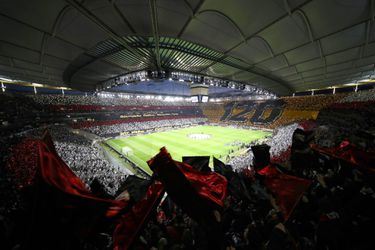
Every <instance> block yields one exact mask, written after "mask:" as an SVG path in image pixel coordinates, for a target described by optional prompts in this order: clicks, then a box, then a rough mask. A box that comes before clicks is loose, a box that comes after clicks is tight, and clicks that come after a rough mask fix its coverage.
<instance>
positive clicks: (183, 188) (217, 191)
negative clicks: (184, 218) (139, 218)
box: [147, 147, 227, 220]
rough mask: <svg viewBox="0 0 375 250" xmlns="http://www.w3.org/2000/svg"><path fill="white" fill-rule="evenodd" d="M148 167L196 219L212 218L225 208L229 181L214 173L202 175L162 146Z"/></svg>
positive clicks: (173, 197)
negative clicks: (219, 209) (177, 159)
mask: <svg viewBox="0 0 375 250" xmlns="http://www.w3.org/2000/svg"><path fill="white" fill-rule="evenodd" d="M147 163H148V165H149V166H150V168H151V169H152V171H154V173H155V174H156V175H157V177H158V178H160V180H161V182H162V183H163V184H164V186H165V188H166V191H167V193H168V195H169V196H170V197H171V198H172V199H173V201H174V202H175V203H176V204H177V205H179V206H180V207H181V208H182V209H184V210H185V212H186V213H188V214H189V215H190V216H191V217H193V218H195V219H198V220H200V219H203V220H205V219H209V217H210V216H212V210H214V209H216V208H219V207H222V206H223V204H224V198H225V196H226V193H227V180H226V179H225V177H223V176H221V175H219V174H217V173H215V172H209V173H202V172H200V171H198V170H196V169H194V168H193V167H191V166H189V165H188V164H185V163H182V162H177V161H174V160H173V159H172V157H171V156H170V154H169V153H168V151H167V150H166V149H165V148H164V147H163V148H161V149H160V153H159V154H157V155H156V156H155V157H154V158H152V159H151V160H149V161H148V162H147Z"/></svg>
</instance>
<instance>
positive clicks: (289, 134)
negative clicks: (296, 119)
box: [227, 123, 301, 171]
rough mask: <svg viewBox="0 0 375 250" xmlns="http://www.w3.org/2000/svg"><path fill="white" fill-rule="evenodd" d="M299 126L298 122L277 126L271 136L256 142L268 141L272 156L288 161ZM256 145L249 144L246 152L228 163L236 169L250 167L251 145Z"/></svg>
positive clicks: (279, 160)
mask: <svg viewBox="0 0 375 250" xmlns="http://www.w3.org/2000/svg"><path fill="white" fill-rule="evenodd" d="M297 128H301V126H300V125H299V124H298V123H293V124H290V125H287V126H282V127H279V128H277V129H276V130H275V131H274V132H273V135H272V136H271V137H270V138H267V139H265V140H262V141H257V142H256V144H262V143H266V144H268V145H269V146H270V155H271V158H273V159H275V160H277V161H278V162H286V161H287V160H288V159H289V157H288V156H290V155H288V154H289V153H290V147H291V146H292V139H293V133H294V131H295V130H296V129H297ZM252 145H254V143H251V144H249V145H247V147H248V150H247V152H246V153H244V154H241V155H238V156H235V157H233V158H231V159H230V160H229V161H228V162H227V163H228V164H229V165H231V166H232V168H233V169H234V170H236V171H241V170H242V169H246V168H249V167H250V166H251V165H252V163H253V158H254V155H253V152H252V151H251V149H250V147H251V146H252ZM280 157H282V159H280Z"/></svg>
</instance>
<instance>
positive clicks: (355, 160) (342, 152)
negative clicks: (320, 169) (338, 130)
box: [310, 140, 375, 173]
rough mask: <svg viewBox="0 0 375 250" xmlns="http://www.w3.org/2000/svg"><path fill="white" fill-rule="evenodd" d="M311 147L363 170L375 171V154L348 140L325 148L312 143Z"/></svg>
mask: <svg viewBox="0 0 375 250" xmlns="http://www.w3.org/2000/svg"><path fill="white" fill-rule="evenodd" d="M310 147H311V148H312V149H313V150H314V151H316V152H319V153H321V154H325V155H328V156H330V157H333V158H336V159H340V160H343V161H345V162H348V163H350V164H351V165H352V166H355V167H358V168H360V169H362V170H365V171H368V172H372V173H375V155H374V154H373V153H369V152H366V151H364V150H361V149H360V148H358V147H357V146H355V145H354V144H352V143H350V142H349V141H347V140H344V141H342V142H341V143H340V145H339V146H338V147H331V148H324V147H319V146H318V145H316V144H311V145H310Z"/></svg>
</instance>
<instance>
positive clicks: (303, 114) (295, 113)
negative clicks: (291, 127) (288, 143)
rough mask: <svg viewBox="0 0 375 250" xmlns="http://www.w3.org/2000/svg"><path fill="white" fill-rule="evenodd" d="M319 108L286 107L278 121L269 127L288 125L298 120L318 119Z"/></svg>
mask: <svg viewBox="0 0 375 250" xmlns="http://www.w3.org/2000/svg"><path fill="white" fill-rule="evenodd" d="M318 114H319V110H310V111H304V110H288V109H284V110H283V112H282V114H281V115H280V117H279V118H278V119H276V121H274V122H273V123H272V124H270V125H269V126H268V127H269V128H276V127H279V126H282V125H286V124H289V123H293V122H298V121H302V120H316V118H317V117H318Z"/></svg>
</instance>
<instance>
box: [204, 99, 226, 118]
mask: <svg viewBox="0 0 375 250" xmlns="http://www.w3.org/2000/svg"><path fill="white" fill-rule="evenodd" d="M201 108H202V111H203V114H204V115H205V116H206V117H207V118H208V120H209V121H210V122H213V123H218V122H219V121H220V118H221V117H222V116H223V115H224V112H225V110H224V104H223V103H220V104H203V105H202V106H201Z"/></svg>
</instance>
